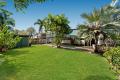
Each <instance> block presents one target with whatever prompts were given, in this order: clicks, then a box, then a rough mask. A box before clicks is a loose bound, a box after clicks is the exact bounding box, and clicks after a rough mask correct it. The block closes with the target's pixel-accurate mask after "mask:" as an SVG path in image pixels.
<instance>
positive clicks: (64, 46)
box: [44, 44, 94, 52]
mask: <svg viewBox="0 0 120 80" xmlns="http://www.w3.org/2000/svg"><path fill="white" fill-rule="evenodd" d="M44 45H47V46H52V47H55V46H54V45H52V44H44ZM61 48H64V49H70V50H84V51H89V52H94V50H93V49H92V48H91V47H89V46H82V47H81V46H71V45H62V46H61Z"/></svg>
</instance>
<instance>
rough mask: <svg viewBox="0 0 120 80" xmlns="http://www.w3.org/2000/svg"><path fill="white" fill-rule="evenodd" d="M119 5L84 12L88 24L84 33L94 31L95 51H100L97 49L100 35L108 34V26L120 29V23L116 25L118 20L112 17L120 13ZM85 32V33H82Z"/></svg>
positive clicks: (83, 15)
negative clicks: (119, 25) (87, 12)
mask: <svg viewBox="0 0 120 80" xmlns="http://www.w3.org/2000/svg"><path fill="white" fill-rule="evenodd" d="M118 8H119V7H111V6H109V5H108V6H105V7H103V8H101V9H100V10H96V9H94V10H93V12H92V13H90V14H86V13H84V14H82V15H81V16H82V17H83V18H84V19H86V21H87V23H88V25H87V27H85V28H87V29H86V30H85V31H84V33H86V32H87V33H89V32H92V33H93V35H94V38H95V52H97V51H98V49H97V43H98V36H99V35H100V34H103V35H104V38H105V35H106V32H108V31H106V30H107V29H108V28H109V29H113V30H115V31H116V30H117V31H119V30H120V28H119V27H118V25H116V23H118V21H115V20H113V19H112V16H113V15H114V14H118V13H119V10H118ZM108 25H114V26H109V27H108ZM82 34H83V33H82Z"/></svg>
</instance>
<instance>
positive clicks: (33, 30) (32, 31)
mask: <svg viewBox="0 0 120 80" xmlns="http://www.w3.org/2000/svg"><path fill="white" fill-rule="evenodd" d="M26 31H27V33H28V35H33V34H34V33H35V29H34V28H33V27H29V28H28V29H27V30H26Z"/></svg>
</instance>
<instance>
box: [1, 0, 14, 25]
mask: <svg viewBox="0 0 120 80" xmlns="http://www.w3.org/2000/svg"><path fill="white" fill-rule="evenodd" d="M5 5H6V2H5V1H0V26H2V25H4V24H5V25H7V26H9V27H14V26H15V20H14V19H13V18H11V15H12V13H11V12H9V11H7V10H5V9H4V8H3V7H4V6H5Z"/></svg>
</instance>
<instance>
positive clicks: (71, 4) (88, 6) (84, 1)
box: [5, 0, 112, 30]
mask: <svg viewBox="0 0 120 80" xmlns="http://www.w3.org/2000/svg"><path fill="white" fill-rule="evenodd" d="M6 1H7V6H6V7H5V9H7V10H8V11H10V12H12V13H13V16H12V17H13V18H14V19H15V21H16V28H17V29H20V30H23V29H27V28H28V27H35V29H38V26H34V22H35V21H37V19H43V18H44V17H46V16H47V15H48V14H49V13H51V14H55V15H56V14H65V16H66V17H67V18H68V19H69V21H70V24H69V25H70V27H71V28H72V29H75V28H76V27H77V25H78V24H82V23H84V22H85V21H84V19H83V18H81V16H80V15H81V14H82V13H90V12H91V11H92V10H93V9H94V8H97V9H99V8H100V7H102V6H104V5H106V4H110V3H111V1H112V0H51V1H50V0H49V1H48V2H45V3H43V4H37V3H34V4H31V5H30V6H29V7H28V8H27V9H25V10H24V13H23V12H17V11H16V9H15V8H14V6H13V2H12V0H6Z"/></svg>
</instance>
